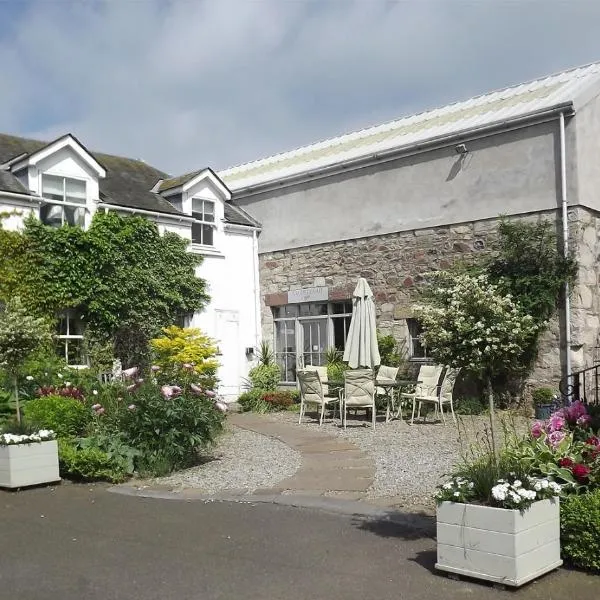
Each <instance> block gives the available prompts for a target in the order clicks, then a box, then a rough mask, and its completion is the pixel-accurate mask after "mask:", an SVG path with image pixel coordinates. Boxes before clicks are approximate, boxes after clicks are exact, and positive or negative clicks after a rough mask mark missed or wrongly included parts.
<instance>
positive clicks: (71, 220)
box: [40, 175, 86, 227]
mask: <svg viewBox="0 0 600 600" xmlns="http://www.w3.org/2000/svg"><path fill="white" fill-rule="evenodd" d="M42 196H43V198H44V200H46V201H47V203H46V204H44V205H43V206H41V207H40V220H41V221H42V223H44V224H45V225H50V226H52V227H60V226H61V225H65V224H68V225H76V226H78V227H83V226H84V224H85V205H86V182H85V181H83V180H81V179H72V178H69V177H57V176H56V175H42Z"/></svg>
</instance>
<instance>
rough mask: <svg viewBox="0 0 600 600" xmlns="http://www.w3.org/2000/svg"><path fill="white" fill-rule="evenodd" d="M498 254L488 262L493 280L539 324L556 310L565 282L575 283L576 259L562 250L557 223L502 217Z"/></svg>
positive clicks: (499, 229)
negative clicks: (566, 255)
mask: <svg viewBox="0 0 600 600" xmlns="http://www.w3.org/2000/svg"><path fill="white" fill-rule="evenodd" d="M498 233H499V234H500V237H499V242H498V253H497V255H496V257H495V258H494V259H493V260H492V261H491V262H490V264H489V265H488V273H489V276H490V280H491V281H492V282H494V283H496V284H497V285H498V288H499V289H500V290H501V291H502V292H503V293H505V294H511V295H512V296H513V298H515V299H516V300H517V302H518V303H519V304H520V305H521V307H522V309H523V311H524V312H525V313H526V314H528V315H531V316H532V317H533V319H534V321H535V322H536V323H538V324H543V323H545V322H546V321H547V320H548V319H549V318H550V317H551V316H552V315H553V314H554V313H555V311H556V309H557V308H558V305H559V301H560V297H561V293H562V290H563V287H564V284H565V282H569V283H573V282H574V280H575V277H576V276H577V262H576V261H575V259H574V258H573V257H572V256H568V257H565V256H564V255H563V253H562V252H561V251H560V249H559V243H558V239H557V236H556V230H555V224H554V223H552V222H550V221H540V222H538V223H533V224H532V223H523V222H522V221H514V222H513V221H508V220H507V219H503V220H502V221H501V223H500V226H499V228H498Z"/></svg>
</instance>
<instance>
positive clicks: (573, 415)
mask: <svg viewBox="0 0 600 600" xmlns="http://www.w3.org/2000/svg"><path fill="white" fill-rule="evenodd" d="M564 412H565V418H566V419H567V421H569V423H576V422H577V419H579V417H583V416H584V415H587V409H586V408H585V404H583V402H581V401H579V400H576V401H575V402H573V403H571V404H569V406H567V407H566V408H565V411H564Z"/></svg>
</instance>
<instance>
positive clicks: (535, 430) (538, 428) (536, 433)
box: [531, 421, 544, 438]
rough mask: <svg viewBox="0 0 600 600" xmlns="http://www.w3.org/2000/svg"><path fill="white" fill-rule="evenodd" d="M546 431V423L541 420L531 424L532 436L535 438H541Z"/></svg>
mask: <svg viewBox="0 0 600 600" xmlns="http://www.w3.org/2000/svg"><path fill="white" fill-rule="evenodd" d="M543 431H544V424H543V423H542V422H541V421H536V422H535V423H534V424H533V425H532V426H531V436H532V437H534V438H539V437H540V436H541V435H542V432H543Z"/></svg>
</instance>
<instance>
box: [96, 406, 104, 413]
mask: <svg viewBox="0 0 600 600" xmlns="http://www.w3.org/2000/svg"><path fill="white" fill-rule="evenodd" d="M96 414H97V415H103V414H104V408H102V407H100V408H99V409H98V410H97V411H96Z"/></svg>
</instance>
